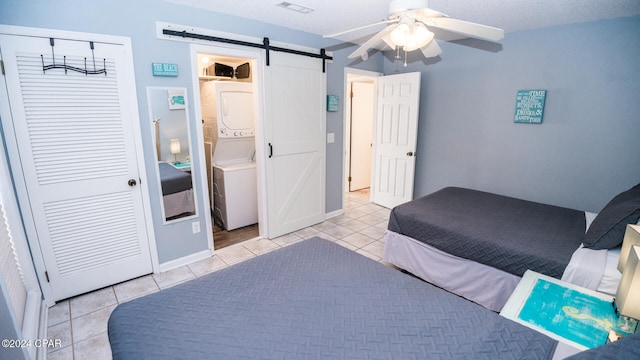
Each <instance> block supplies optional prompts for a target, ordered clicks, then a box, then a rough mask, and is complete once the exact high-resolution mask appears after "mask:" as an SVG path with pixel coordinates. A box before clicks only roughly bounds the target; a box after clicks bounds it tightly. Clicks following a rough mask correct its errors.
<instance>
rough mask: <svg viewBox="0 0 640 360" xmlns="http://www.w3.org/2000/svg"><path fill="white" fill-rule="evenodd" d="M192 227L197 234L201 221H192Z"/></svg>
mask: <svg viewBox="0 0 640 360" xmlns="http://www.w3.org/2000/svg"><path fill="white" fill-rule="evenodd" d="M191 229H192V230H193V233H194V234H197V233H199V232H200V221H196V222H193V223H191Z"/></svg>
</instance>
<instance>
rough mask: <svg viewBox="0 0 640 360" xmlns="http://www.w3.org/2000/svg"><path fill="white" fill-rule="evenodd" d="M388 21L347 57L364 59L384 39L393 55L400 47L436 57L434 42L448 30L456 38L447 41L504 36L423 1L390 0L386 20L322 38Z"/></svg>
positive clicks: (493, 28) (500, 37)
mask: <svg viewBox="0 0 640 360" xmlns="http://www.w3.org/2000/svg"><path fill="white" fill-rule="evenodd" d="M380 24H389V25H388V26H387V27H385V28H384V29H383V30H381V31H380V32H378V33H377V34H375V35H373V36H372V37H371V38H369V39H368V40H367V41H365V42H364V44H362V45H361V46H360V47H359V48H357V49H356V50H355V51H354V52H352V53H351V54H350V55H349V58H350V59H353V58H356V57H359V56H360V57H361V58H362V60H367V58H368V57H369V53H368V51H369V49H370V48H372V47H374V46H376V45H378V44H379V43H380V41H384V42H385V43H386V44H387V45H388V46H389V47H391V49H393V50H397V51H398V53H397V56H396V58H399V57H400V56H399V55H400V49H402V50H403V51H404V52H405V61H406V53H407V52H409V51H413V50H417V49H420V50H421V52H422V54H423V55H424V56H425V57H426V58H430V57H436V56H438V55H440V54H441V53H442V49H441V48H440V46H439V45H438V42H437V41H436V39H435V38H436V37H438V38H440V37H441V34H443V32H442V31H441V30H445V32H450V33H451V32H452V33H455V34H457V35H458V36H457V37H450V36H449V37H448V38H447V40H456V39H463V38H467V37H472V38H478V39H483V40H489V41H494V42H495V41H499V40H500V39H502V38H503V37H504V30H502V29H498V28H495V27H491V26H486V25H481V24H477V23H472V22H468V21H463V20H457V19H451V18H449V17H448V16H447V15H445V14H443V13H441V12H439V11H437V10H433V9H430V8H429V4H428V1H427V0H393V1H391V3H390V4H389V15H388V16H387V19H386V20H382V21H379V22H375V23H373V24H368V25H364V26H360V27H357V28H354V29H349V30H346V31H341V32H338V33H335V34H330V35H325V37H336V36H340V35H343V34H346V33H350V32H353V31H357V30H362V29H365V28H368V27H371V26H376V25H380Z"/></svg>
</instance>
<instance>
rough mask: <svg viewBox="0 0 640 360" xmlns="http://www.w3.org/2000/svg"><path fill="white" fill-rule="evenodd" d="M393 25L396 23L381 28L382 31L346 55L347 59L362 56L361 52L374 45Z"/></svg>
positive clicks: (393, 27)
mask: <svg viewBox="0 0 640 360" xmlns="http://www.w3.org/2000/svg"><path fill="white" fill-rule="evenodd" d="M395 27H396V24H393V25H389V26H387V27H386V28H384V29H382V31H380V32H379V33H377V34H375V35H373V36H372V37H371V38H370V39H369V40H367V41H365V43H364V44H362V45H361V46H360V47H359V48H357V49H356V51H354V52H352V53H351V54H350V55H349V56H348V58H349V59H353V58H357V57H358V56H362V54H364V53H366V52H367V51H369V48H371V47H373V46H375V45H376V44H377V43H378V41H380V40H381V39H382V38H383V37H385V36H386V35H387V34H388V33H390V32H391V31H392V30H393V29H395Z"/></svg>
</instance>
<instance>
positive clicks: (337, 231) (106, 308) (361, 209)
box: [47, 191, 390, 360]
mask: <svg viewBox="0 0 640 360" xmlns="http://www.w3.org/2000/svg"><path fill="white" fill-rule="evenodd" d="M389 213H390V211H389V209H386V208H384V207H381V206H378V205H375V204H373V203H370V202H369V193H368V191H363V192H354V193H349V194H347V195H346V198H345V212H344V214H342V215H340V216H336V217H334V218H331V219H328V220H327V221H325V222H323V223H320V224H317V225H314V226H311V227H308V228H305V229H302V230H299V231H296V232H294V233H291V234H287V235H284V236H282V237H279V238H276V239H273V240H267V239H258V240H249V241H245V242H243V243H240V244H236V245H232V246H229V247H226V248H223V249H220V250H216V254H215V256H213V257H211V258H209V259H206V260H201V261H198V262H196V263H192V264H189V265H188V266H183V267H180V268H177V269H174V270H171V271H167V272H164V273H161V274H153V275H147V276H143V277H140V278H137V279H133V280H130V281H127V282H124V283H121V284H117V285H114V286H110V287H107V288H104V289H100V290H96V291H94V292H91V293H88V294H84V295H80V296H77V297H74V298H71V299H68V300H63V301H60V302H58V303H57V304H56V305H55V306H54V307H52V308H50V309H49V328H48V334H47V338H50V339H61V341H62V348H56V349H53V350H54V351H52V352H49V353H48V354H47V358H48V359H51V360H57V359H64V360H70V359H73V360H81V359H91V360H100V359H111V350H110V347H109V339H108V336H107V321H108V320H109V315H110V314H111V312H112V311H113V309H115V307H116V306H117V305H118V304H119V303H121V302H124V301H128V300H131V299H135V298H137V297H140V296H144V295H146V294H150V293H153V292H156V291H159V290H160V289H164V288H167V287H170V286H173V285H176V284H179V283H182V282H185V281H189V280H191V279H194V278H196V277H198V276H202V275H205V274H208V273H211V272H214V271H216V270H220V269H222V268H225V267H227V266H229V265H233V264H235V263H239V262H241V261H244V260H247V259H250V258H253V257H256V256H259V255H261V254H264V253H267V252H269V251H272V250H275V249H279V248H281V247H284V246H287V245H290V244H293V243H295V242H298V241H301V240H303V239H307V238H310V237H313V236H319V237H322V238H324V239H327V240H331V241H334V242H336V243H337V244H340V245H342V246H344V247H346V248H348V249H351V250H353V251H355V252H357V253H359V254H362V255H364V256H367V257H369V258H371V259H374V260H376V261H381V260H382V251H383V248H384V243H383V241H382V237H383V235H384V231H385V229H386V227H387V222H388V220H389ZM214 241H215V239H214Z"/></svg>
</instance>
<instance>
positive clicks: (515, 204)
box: [388, 187, 586, 279]
mask: <svg viewBox="0 0 640 360" xmlns="http://www.w3.org/2000/svg"><path fill="white" fill-rule="evenodd" d="M585 228H586V221H585V216H584V212H582V211H578V210H572V209H567V208H562V207H558V206H552V205H545V204H540V203H536V202H531V201H526V200H520V199H515V198H511V197H507V196H502V195H496V194H491V193H487V192H482V191H476V190H470V189H463V188H457V187H448V188H444V189H442V190H439V191H436V192H434V193H432V194H430V195H427V196H424V197H421V198H419V199H416V200H413V201H411V202H408V203H405V204H402V205H399V206H397V207H395V208H394V209H393V210H392V211H391V216H390V218H389V225H388V229H389V230H391V231H393V232H396V233H399V234H403V235H406V236H409V237H411V238H413V239H416V240H418V241H421V242H424V243H426V244H429V245H431V246H433V247H435V248H437V249H440V250H442V251H444V252H447V253H449V254H452V255H455V256H458V257H461V258H464V259H469V260H473V261H475V262H478V263H481V264H484V265H489V266H492V267H494V268H497V269H500V270H503V271H506V272H508V273H511V274H514V275H517V276H522V275H523V274H524V272H525V271H527V269H531V270H534V271H537V272H539V273H542V274H545V275H548V276H552V277H554V278H558V279H559V278H561V277H562V273H563V272H564V269H565V268H566V267H567V264H569V260H571V255H572V254H573V252H574V251H576V249H577V248H578V247H579V246H580V243H581V241H582V238H583V236H584V232H585Z"/></svg>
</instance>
